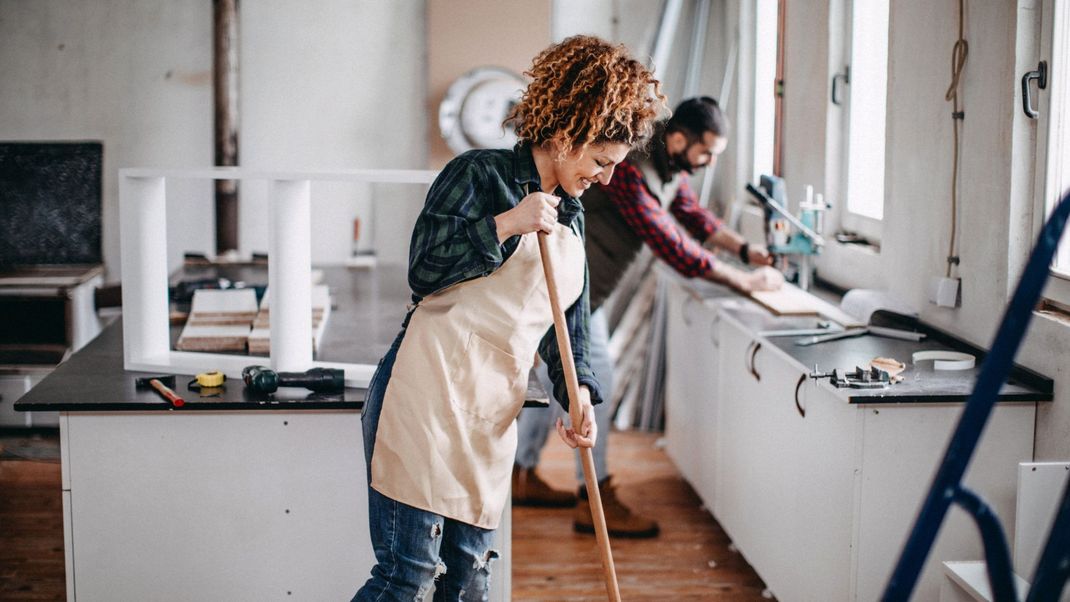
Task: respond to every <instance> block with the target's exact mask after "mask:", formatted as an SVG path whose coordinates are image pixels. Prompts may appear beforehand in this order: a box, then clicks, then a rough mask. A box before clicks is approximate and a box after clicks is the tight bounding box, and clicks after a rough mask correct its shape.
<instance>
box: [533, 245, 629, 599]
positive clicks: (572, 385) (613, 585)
mask: <svg viewBox="0 0 1070 602" xmlns="http://www.w3.org/2000/svg"><path fill="white" fill-rule="evenodd" d="M538 236H539V254H540V255H542V269H543V272H544V273H545V274H546V288H547V291H548V292H549V294H550V309H551V311H552V312H553V316H554V333H555V334H556V335H557V348H558V350H559V351H560V354H561V367H562V368H563V369H564V371H565V386H566V387H567V388H568V397H569V404H568V415H569V418H570V419H571V420H572V428H574V429H577V432H578V430H579V428H580V426H581V425H582V424H583V415H582V413H581V412H580V403H579V400H580V381H579V378H577V376H576V362H575V360H574V359H573V357H572V340H571V339H569V336H568V326H567V324H566V323H565V312H564V310H563V309H562V308H561V299H560V297H559V296H558V294H557V280H556V279H555V278H554V264H553V260H552V259H551V258H550V249H549V247H548V246H547V244H546V236H547V234H546V233H545V232H539V235H538ZM605 435H608V433H603V436H605ZM579 451H580V459H581V460H582V461H583V480H584V482H585V483H586V484H587V497H588V499H589V501H590V503H591V517H592V518H593V519H594V532H595V535H596V537H597V539H598V550H599V552H601V555H602V570H603V572H604V573H605V579H606V593H607V594H608V596H609V599H610V600H612V601H613V602H619V601H620V586H618V585H617V569H616V567H615V566H614V564H613V550H612V549H611V548H610V547H609V532H608V529H607V528H606V515H605V511H604V510H603V509H602V496H601V494H600V493H599V491H598V475H596V474H595V467H594V456H593V455H592V453H591V448H589V447H581V448H580V450H579Z"/></svg>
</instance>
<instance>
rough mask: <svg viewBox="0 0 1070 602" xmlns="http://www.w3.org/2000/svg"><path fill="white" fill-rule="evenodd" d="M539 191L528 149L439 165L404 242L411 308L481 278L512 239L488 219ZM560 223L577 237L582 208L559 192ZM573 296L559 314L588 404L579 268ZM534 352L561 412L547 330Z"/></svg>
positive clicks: (592, 383) (585, 302)
mask: <svg viewBox="0 0 1070 602" xmlns="http://www.w3.org/2000/svg"><path fill="white" fill-rule="evenodd" d="M529 189H530V190H531V191H532V192H535V191H539V190H541V188H540V179H539V173H538V171H537V170H536V168H535V160H534V159H533V158H532V155H531V148H530V147H528V146H526V145H517V146H516V148H514V149H513V150H473V151H468V152H466V153H464V154H461V155H459V156H457V157H456V158H454V159H453V160H452V161H450V162H449V163H448V164H446V167H444V168H443V169H442V172H441V173H439V175H438V177H437V178H435V181H434V183H433V184H431V188H430V190H429V191H428V193H427V200H426V201H425V202H424V208H423V210H422V211H421V212H420V216H419V217H418V218H417V219H416V226H415V228H414V229H413V233H412V242H411V243H410V245H409V287H410V288H412V291H413V295H412V299H413V303H414V304H419V302H420V300H421V299H422V298H424V297H426V296H428V295H431V294H434V293H436V292H438V291H440V290H442V289H444V288H446V287H448V286H451V285H453V284H457V283H458V282H464V281H466V280H471V279H473V278H479V277H482V276H488V275H490V274H491V273H493V272H494V270H496V269H498V268H499V267H500V266H501V265H502V264H503V263H504V262H505V261H506V260H507V259H509V257H510V256H511V255H512V254H513V252H514V251H516V248H517V246H518V245H519V243H520V237H519V236H511V237H509V238H508V239H506V241H505V242H504V243H502V244H499V243H498V231H497V228H496V226H495V222H494V216H495V215H498V214H500V213H503V212H505V211H507V210H509V209H512V208H513V207H515V206H516V205H517V204H518V203H519V202H520V201H521V199H523V198H524V197H525V196H526V195H527V192H526V191H527V190H529ZM554 194H555V195H556V196H559V197H561V203H560V205H558V207H557V211H558V213H557V219H558V221H559V222H560V223H562V224H564V225H566V226H569V227H572V228H574V229H575V231H576V232H577V233H578V234H579V236H580V238H581V239H582V238H583V234H584V228H583V206H582V205H581V204H580V202H579V200H578V199H576V198H573V197H570V196H568V195H567V194H566V193H565V192H564V190H562V189H561V188H558V189H557V190H556V191H555V192H554ZM583 278H584V280H583V292H582V293H581V294H580V298H579V299H578V300H577V301H576V302H575V303H573V304H572V306H571V307H569V308H567V309H566V310H565V321H566V322H567V324H568V332H569V339H570V340H571V343H572V355H573V358H574V359H575V363H576V374H577V376H578V378H579V382H580V384H583V385H587V387H588V388H589V389H590V391H591V401H592V403H600V402H601V401H602V394H601V389H600V388H599V386H598V381H597V380H596V379H595V377H594V372H592V371H591V367H590V364H589V360H588V358H589V357H590V343H589V341H588V333H589V331H590V328H589V324H590V318H591V307H590V300H589V292H588V289H589V274H588V273H587V270H586V267H585V268H584V276H583ZM539 355H540V356H542V358H543V360H544V361H545V362H546V366H547V368H548V369H549V373H550V379H551V380H552V381H553V383H554V397H556V398H557V399H558V401H559V402H560V403H561V405H563V406H564V407H565V409H566V410H567V409H568V393H567V388H566V386H565V376H564V369H563V368H562V366H561V355H560V352H559V351H558V348H557V336H556V334H555V332H554V329H553V327H551V328H550V329H549V330H548V331H547V333H546V334H545V336H543V338H542V340H541V341H540V343H539Z"/></svg>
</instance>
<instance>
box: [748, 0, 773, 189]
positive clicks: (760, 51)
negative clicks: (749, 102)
mask: <svg viewBox="0 0 1070 602" xmlns="http://www.w3.org/2000/svg"><path fill="white" fill-rule="evenodd" d="M779 4H780V3H779V1H778V0H757V1H756V2H755V3H754V9H753V10H754V39H755V56H754V82H753V83H754V122H753V123H754V127H753V131H752V135H753V147H752V149H753V155H752V157H751V178H750V181H752V182H757V181H758V178H759V177H761V176H762V175H772V174H773V165H774V163H775V161H774V158H773V154H774V152H775V148H776V142H775V136H776V62H777V47H776V44H770V43H769V42H768V40H774V41H775V40H776V38H777V20H778V19H779V12H780V7H779ZM770 17H771V18H772V20H770Z"/></svg>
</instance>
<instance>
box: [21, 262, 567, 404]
mask: <svg viewBox="0 0 1070 602" xmlns="http://www.w3.org/2000/svg"><path fill="white" fill-rule="evenodd" d="M405 273H406V272H405V267H404V266H400V265H380V266H379V267H377V268H374V269H346V268H342V267H337V268H333V267H332V268H324V269H323V274H324V277H323V282H324V283H326V284H327V285H328V286H329V287H330V290H331V300H332V310H331V315H330V318H329V319H328V322H327V329H326V331H325V333H324V338H323V341H322V342H321V344H320V349H319V352H318V353H317V354H316V359H317V360H321V361H331V362H347V363H359V364H373V365H374V364H377V363H378V362H379V359H380V358H381V357H382V356H383V355H385V354H386V352H387V350H388V349H389V348H390V345H391V343H393V341H394V338H395V337H396V336H397V334H398V331H399V330H400V328H401V322H402V320H403V319H404V317H405V312H406V304H407V303H409V301H410V295H411V293H410V291H409V287H408V283H407V281H406V278H405ZM183 276H184V277H187V278H208V277H211V278H214V277H217V276H221V277H226V278H228V279H230V280H232V281H238V280H241V281H243V282H246V283H247V284H249V285H250V286H254V285H257V284H259V283H260V282H261V281H262V282H264V283H266V281H267V272H266V269H265V268H264V267H263V266H244V267H242V266H227V267H193V268H186V269H185V270H184V274H183ZM179 330H180V327H173V328H172V343H173V342H174V341H175V340H177V338H178V332H179ZM249 363H250V364H256V363H258V360H257V359H250V362H249ZM263 363H264V364H267V363H268V360H267V358H266V357H265V358H263ZM153 374H159V373H148V372H132V371H127V370H124V369H123V333H122V321H121V320H116V321H115V323H113V324H111V325H110V326H108V327H107V328H105V329H104V330H103V332H101V334H100V336H98V337H97V338H96V339H94V340H93V341H92V342H90V343H89V344H88V345H86V346H85V347H84V348H82V349H81V350H79V351H78V352H77V353H74V354H73V355H72V356H71V357H70V359H68V360H67V361H66V362H64V363H62V364H60V365H59V366H57V367H56V369H55V371H53V372H52V373H51V374H49V375H48V376H47V377H45V378H44V379H43V380H42V381H41V382H40V383H38V384H37V385H36V386H35V387H34V388H33V389H31V390H30V391H29V392H28V393H27V394H26V395H24V396H23V397H22V398H20V399H19V400H18V401H17V402H15V409H16V410H18V411H85V412H96V411H143V410H175V411H187V410H193V411H196V410H324V409H345V410H356V409H360V408H361V407H362V406H363V405H364V395H365V389H363V388H347V389H346V390H345V391H344V392H343V393H339V394H334V395H326V394H318V393H312V392H311V391H308V390H307V389H302V388H295V387H287V388H280V389H279V390H278V391H276V392H275V393H272V394H268V395H252V394H249V393H247V392H246V391H245V388H244V386H243V385H242V383H241V381H236V380H233V379H228V380H227V382H226V387H225V390H224V391H223V392H222V393H220V394H218V395H215V396H211V397H202V396H201V395H200V394H198V393H197V392H195V391H190V390H189V389H188V386H187V384H188V383H189V381H191V380H192V379H193V377H192V376H183V375H178V376H177V377H176V384H177V386H176V387H175V392H176V393H178V395H179V396H181V397H182V398H183V399H184V400H185V404H184V405H183V406H181V407H180V408H173V407H172V406H171V403H170V402H168V401H166V400H165V399H163V398H162V397H160V395H159V394H157V393H156V392H155V391H154V390H152V389H138V388H136V386H135V380H136V379H137V378H139V377H144V376H150V375H153ZM526 405H527V406H535V407H538V406H545V405H546V393H545V392H544V391H542V389H541V387H539V386H538V384H537V382H535V381H534V379H532V380H531V381H530V382H529V388H528V403H527V404H526Z"/></svg>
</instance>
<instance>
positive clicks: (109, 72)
mask: <svg viewBox="0 0 1070 602" xmlns="http://www.w3.org/2000/svg"><path fill="white" fill-rule="evenodd" d="M211 28H212V17H211V3H205V2H200V1H196V0H186V1H184V2H178V1H176V2H165V3H145V2H138V1H136V0H110V1H106V2H105V1H95V2H65V1H62V0H4V2H0V81H2V82H3V84H2V85H0V139H3V140H8V141H33V140H88V139H92V140H101V141H103V142H104V182H103V191H104V198H103V199H102V200H103V252H104V260H105V263H106V265H107V267H108V274H107V276H108V278H109V279H112V280H115V279H118V277H119V271H118V267H119V215H118V187H117V175H116V174H117V171H118V169H119V168H120V167H127V166H132V165H142V166H164V165H191V166H192V165H209V164H210V163H211V161H212V130H211V128H212V122H211V118H212V100H211V39H212V38H211V35H212V29H211ZM192 209H193V210H192V211H189V212H188V213H186V214H185V215H176V214H174V213H173V212H172V213H171V214H170V215H169V216H168V217H169V220H168V231H169V232H170V233H171V235H172V237H174V236H175V235H176V234H177V233H179V232H188V233H189V238H190V240H191V241H194V242H195V243H197V244H200V243H201V241H203V240H205V237H206V236H208V235H210V234H209V233H211V232H213V226H212V225H211V224H210V223H209V224H208V225H207V227H205V226H203V225H202V222H203V219H202V216H203V215H204V213H205V211H208V215H211V210H210V206H209V205H208V204H206V203H205V202H200V201H198V202H196V203H195V204H194V205H193V207H192Z"/></svg>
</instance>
